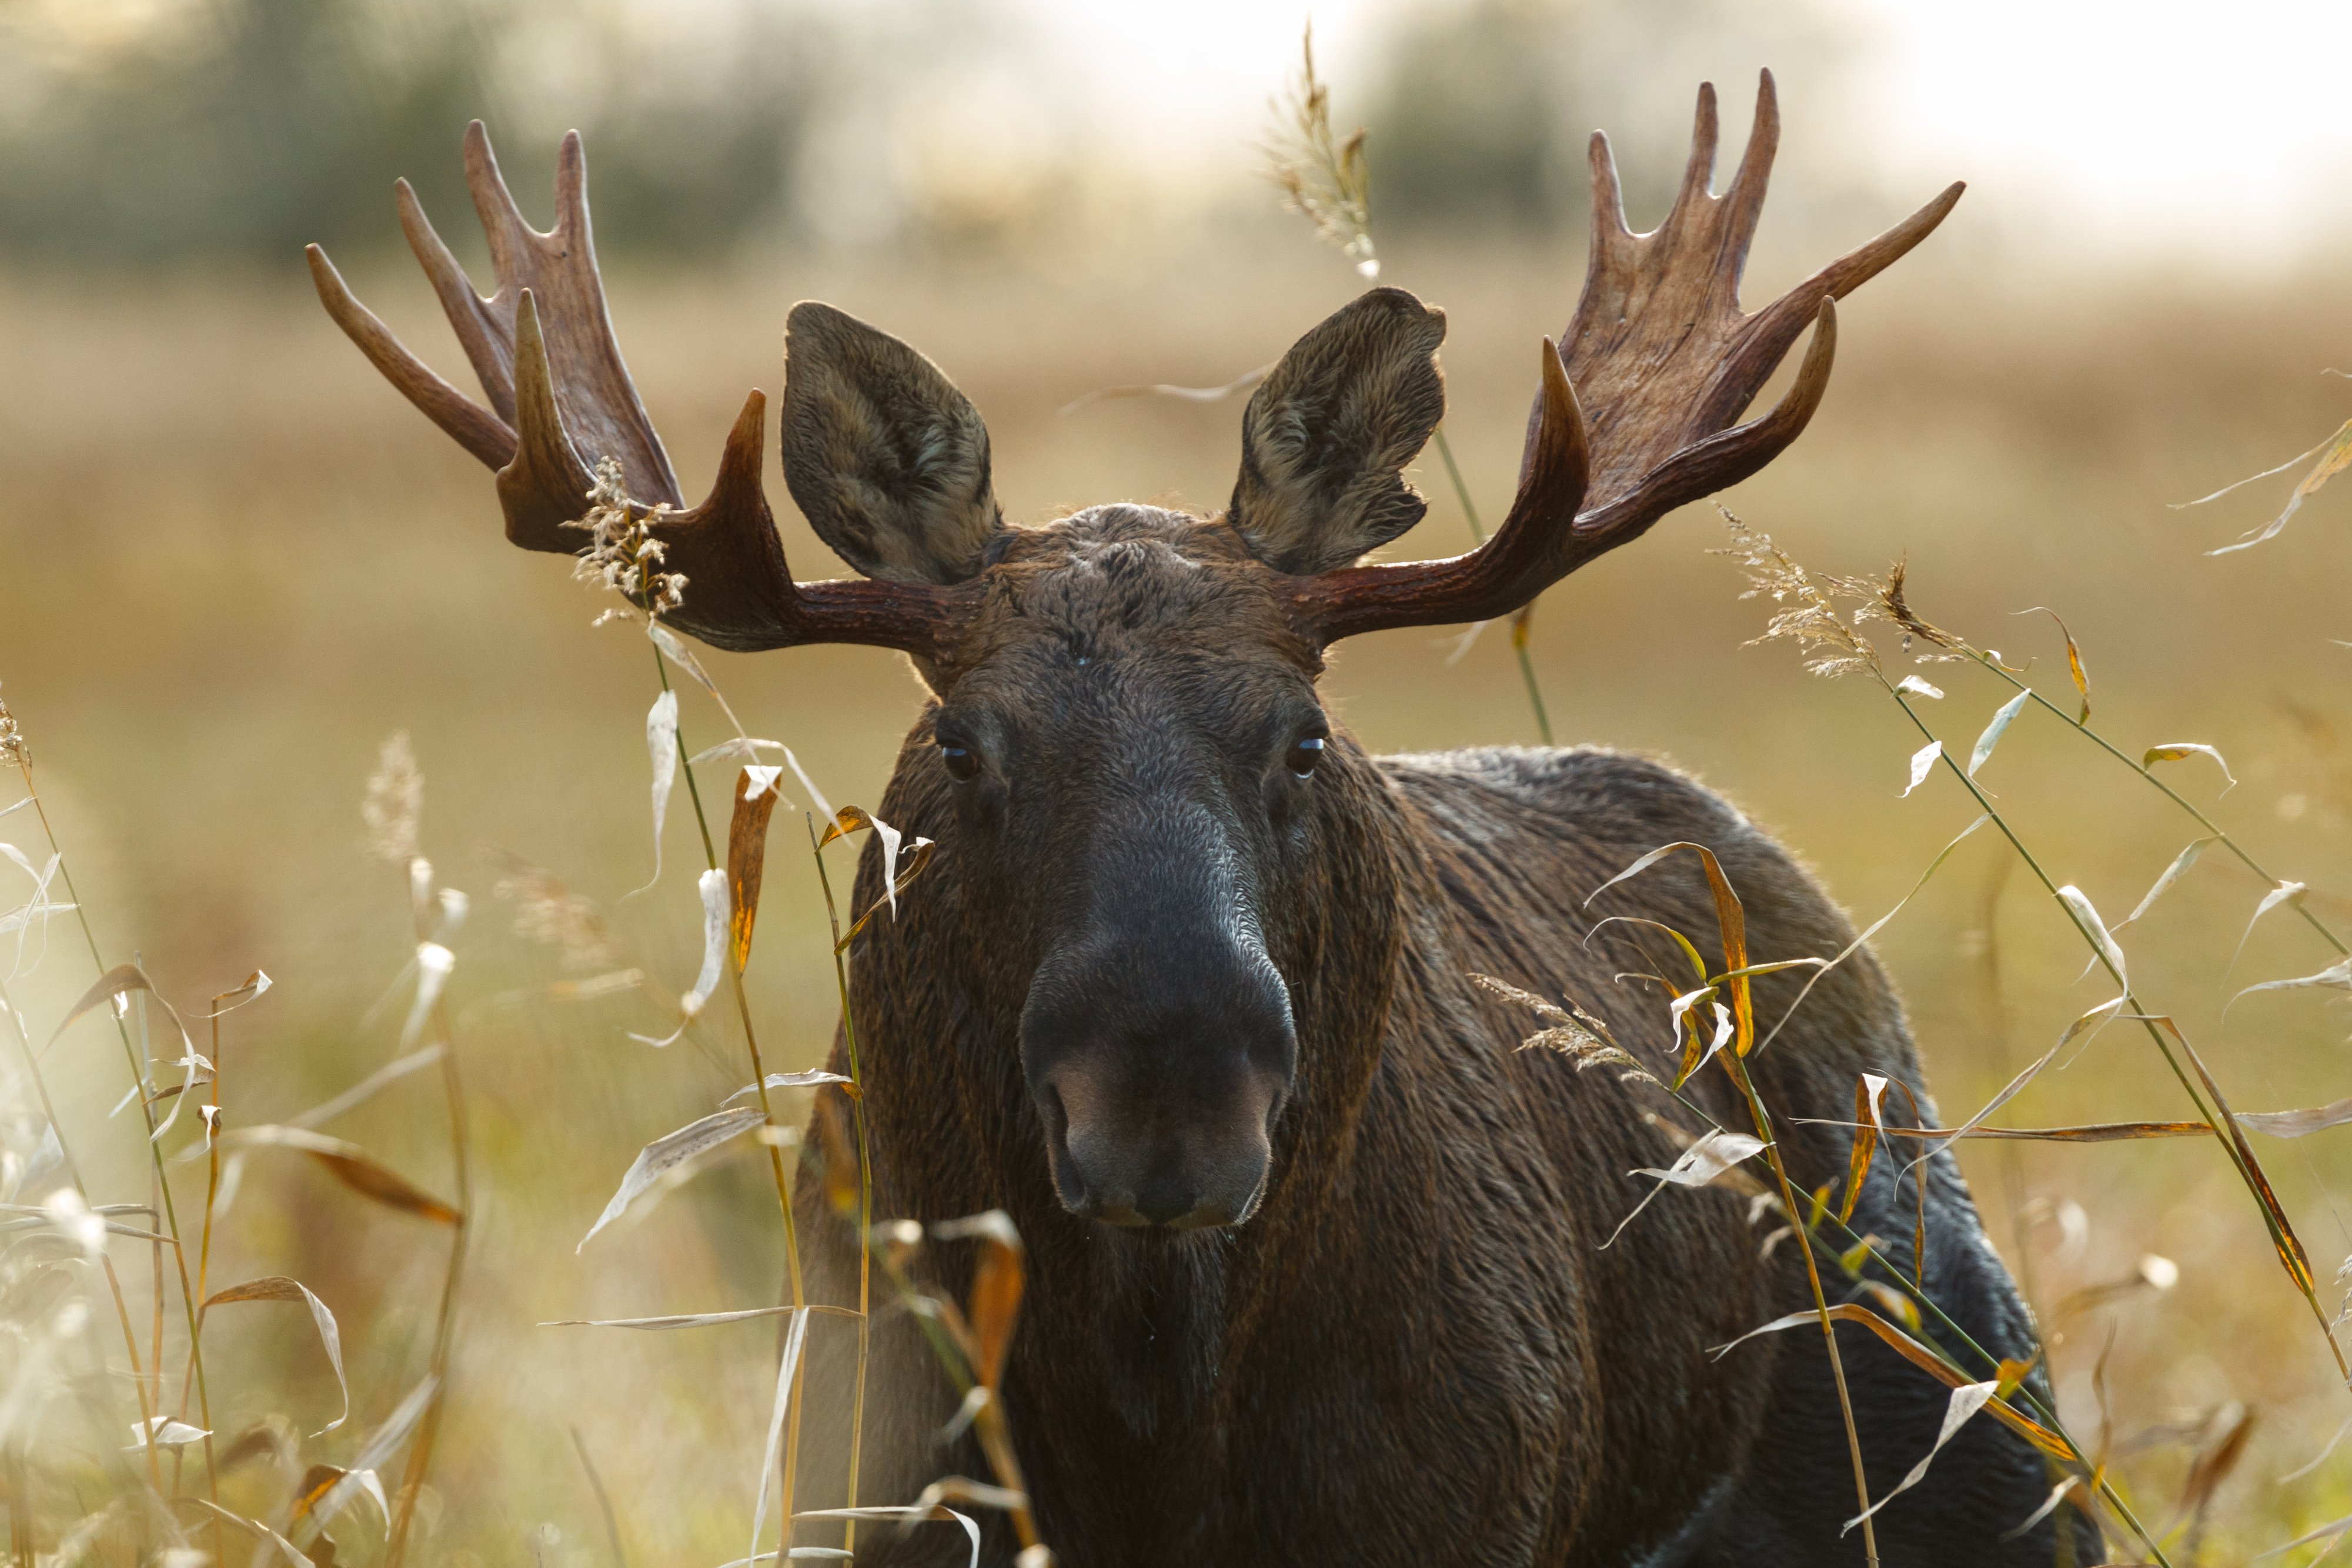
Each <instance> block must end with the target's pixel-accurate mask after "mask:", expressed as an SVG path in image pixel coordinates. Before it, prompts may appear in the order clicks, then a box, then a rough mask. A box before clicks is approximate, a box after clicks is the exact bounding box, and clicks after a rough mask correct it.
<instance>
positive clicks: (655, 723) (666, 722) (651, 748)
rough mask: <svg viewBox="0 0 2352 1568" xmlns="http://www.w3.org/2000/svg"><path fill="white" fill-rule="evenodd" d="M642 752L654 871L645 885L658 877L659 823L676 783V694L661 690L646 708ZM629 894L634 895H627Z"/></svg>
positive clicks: (660, 850) (667, 811) (659, 867)
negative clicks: (649, 769) (649, 774)
mask: <svg viewBox="0 0 2352 1568" xmlns="http://www.w3.org/2000/svg"><path fill="white" fill-rule="evenodd" d="M646 756H647V758H648V759H649V760H651V762H652V763H653V792H652V793H653V809H654V873H653V875H651V876H649V877H647V878H646V886H645V887H641V888H638V889H637V890H636V892H637V893H643V892H645V891H646V887H651V886H653V884H654V883H657V882H659V881H660V880H661V868H662V824H663V823H664V822H665V821H668V819H669V793H670V790H671V789H673V788H674V787H675V786H676V785H677V693H676V692H673V691H669V690H667V689H665V690H664V691H663V692H662V695H659V696H657V697H656V698H655V699H654V706H652V707H650V708H648V709H647V710H646ZM631 896H632V897H634V896H635V894H631Z"/></svg>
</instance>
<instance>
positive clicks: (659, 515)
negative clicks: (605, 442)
mask: <svg viewBox="0 0 2352 1568" xmlns="http://www.w3.org/2000/svg"><path fill="white" fill-rule="evenodd" d="M668 516H669V504H668V503H667V502H664V503H662V504H661V505H659V506H657V507H654V508H653V510H651V511H650V512H646V513H644V514H642V515H640V514H638V513H635V512H633V511H632V510H631V509H630V507H629V494H628V491H627V490H626V488H625V487H624V486H623V484H622V476H621V464H620V460H619V459H617V458H614V457H600V458H598V459H597V460H596V483H595V485H594V486H593V488H591V489H590V490H589V492H588V511H587V515H586V516H584V517H579V518H576V519H574V520H573V521H571V522H568V523H566V524H564V525H563V526H564V527H565V528H578V529H580V530H581V531H582V532H583V533H585V534H586V535H587V536H588V548H587V549H583V550H582V551H581V552H580V559H579V562H578V564H577V565H575V566H573V567H572V580H573V581H575V582H593V583H596V584H598V585H600V586H602V587H604V588H609V589H611V590H612V591H614V593H617V594H619V595H620V596H621V597H622V598H623V599H624V600H626V601H628V602H627V604H626V605H625V606H623V605H614V607H612V608H611V609H608V610H606V611H605V612H604V613H603V614H601V615H599V616H597V617H596V619H595V622H593V623H594V624H595V625H598V626H602V625H603V624H604V622H607V621H635V622H645V621H646V620H647V619H648V618H649V617H651V616H654V615H658V614H660V613H661V612H663V611H665V610H675V609H677V607H678V605H679V604H680V603H681V602H683V601H684V600H685V598H686V576H685V574H684V573H683V572H676V571H664V570H661V565H662V561H663V559H665V558H666V557H667V554H668V549H667V546H665V545H664V544H663V543H662V542H661V540H659V539H657V538H654V537H653V528H654V525H655V524H656V523H658V522H660V521H662V520H663V519H665V518H667V517H668Z"/></svg>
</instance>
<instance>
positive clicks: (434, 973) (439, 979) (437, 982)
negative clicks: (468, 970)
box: [400, 942, 457, 1051]
mask: <svg viewBox="0 0 2352 1568" xmlns="http://www.w3.org/2000/svg"><path fill="white" fill-rule="evenodd" d="M456 967H457V955H456V954H455V953H452V952H451V951H449V949H448V948H446V947H444V946H441V944H440V943H438V942H419V943H418V944H417V945H416V997H415V1000H413V1001H411V1002H410V1003H409V1005H408V1021H407V1022H406V1023H404V1024H403V1025H402V1026H401V1030H400V1049H401V1050H402V1051H407V1050H408V1048H409V1047H411V1046H413V1045H415V1043H416V1037H417V1036H418V1035H420V1034H423V1033H424V1032H425V1019H427V1018H429V1017H430V1016H432V1012H433V1006H434V1004H435V1003H436V1002H438V1001H439V1000H440V999H441V988H442V987H444V986H446V985H447V984H448V983H449V972H450V971H451V970H453V969H455V968H456Z"/></svg>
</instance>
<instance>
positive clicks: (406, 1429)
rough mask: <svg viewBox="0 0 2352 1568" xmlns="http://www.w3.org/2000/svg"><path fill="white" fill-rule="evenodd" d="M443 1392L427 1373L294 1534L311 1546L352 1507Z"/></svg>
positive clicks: (300, 1521)
mask: <svg viewBox="0 0 2352 1568" xmlns="http://www.w3.org/2000/svg"><path fill="white" fill-rule="evenodd" d="M440 1390H441V1380H440V1379H439V1378H437V1377H435V1376H433V1375H431V1374H429V1373H428V1374H427V1375H425V1380H424V1381H423V1382H421V1383H419V1384H418V1385H416V1386H415V1387H414V1388H412V1389H410V1390H409V1391H408V1396H407V1397H406V1398H404V1399H403V1400H402V1401H401V1402H400V1403H399V1405H398V1406H395V1407H394V1410H393V1412H392V1414H391V1415H389V1416H385V1417H384V1418H383V1426H381V1427H377V1428H376V1429H375V1430H374V1431H373V1432H371V1433H369V1434H368V1440H367V1442H366V1443H365V1444H364V1445H363V1446H362V1448H360V1451H359V1453H358V1454H357V1455H356V1456H355V1457H354V1458H352V1463H351V1468H350V1469H347V1470H345V1471H344V1472H343V1475H342V1477H341V1479H339V1480H337V1481H336V1482H335V1484H334V1485H333V1486H332V1487H331V1488H330V1489H329V1490H328V1492H327V1495H326V1496H325V1497H324V1498H322V1499H320V1500H319V1501H318V1502H317V1503H315V1504H314V1505H312V1508H311V1510H310V1512H309V1513H308V1514H306V1515H304V1516H303V1517H302V1518H301V1519H299V1520H298V1521H295V1522H294V1523H293V1525H292V1529H293V1531H294V1533H295V1534H296V1535H298V1536H299V1537H301V1539H302V1542H303V1544H304V1545H308V1544H310V1541H311V1539H312V1538H313V1537H315V1536H316V1535H317V1534H318V1533H319V1531H320V1528H321V1526H322V1524H323V1521H327V1520H330V1519H332V1518H334V1517H335V1515H337V1514H338V1513H341V1511H343V1510H344V1509H345V1508H348V1507H349V1506H351V1501H352V1498H353V1497H354V1496H356V1495H357V1494H358V1493H359V1492H360V1491H361V1490H362V1489H363V1488H365V1487H366V1485H367V1482H366V1480H364V1479H362V1478H364V1477H373V1475H375V1474H376V1472H378V1471H379V1470H381V1469H383V1466H384V1463H385V1461H386V1460H388V1459H390V1458H392V1456H393V1455H394V1454H396V1453H398V1452H399V1451H400V1446H401V1445H402V1444H403V1443H405V1442H406V1441H408V1435H409V1434H410V1433H411V1432H413V1431H415V1429H416V1423H417V1422H418V1421H420V1420H422V1419H423V1418H424V1416H425V1411H426V1410H427V1409H428V1408H430V1407H431V1406H432V1404H433V1400H434V1396H436V1394H438V1393H439V1392H440Z"/></svg>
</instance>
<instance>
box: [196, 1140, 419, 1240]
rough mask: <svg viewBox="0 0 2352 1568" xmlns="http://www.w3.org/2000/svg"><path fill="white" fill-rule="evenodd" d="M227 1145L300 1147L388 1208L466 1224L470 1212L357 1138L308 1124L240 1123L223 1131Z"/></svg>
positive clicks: (338, 1175)
mask: <svg viewBox="0 0 2352 1568" xmlns="http://www.w3.org/2000/svg"><path fill="white" fill-rule="evenodd" d="M221 1146H222V1147H223V1148H243V1147H247V1146H259V1147H264V1148H278V1149H297V1150H299V1151H300V1152H301V1153H303V1154H306V1155H310V1157H311V1158H312V1159H314V1160H316V1161H318V1162H319V1163H320V1165H322V1166H326V1168H327V1169H328V1170H329V1171H331V1172H332V1173H333V1174H334V1176H335V1179H336V1180H338V1181H340V1182H341V1183H342V1184H343V1185H344V1186H347V1187H350V1188H351V1189H352V1191H353V1192H356V1193H359V1194H361V1195H362V1196H363V1197H372V1198H373V1199H375V1201H376V1202H378V1203H381V1204H383V1206H384V1207H387V1208H396V1209H398V1210H400V1211H401V1212H402V1213H403V1214H413V1215H415V1216H416V1218H419V1219H429V1220H431V1221H432V1222H433V1223H434V1224H436V1225H462V1224H464V1223H465V1217H464V1216H463V1215H461V1214H459V1213H458V1212H457V1210H456V1209H455V1208H452V1207H450V1206H449V1205H447V1204H446V1203H444V1202H442V1201H441V1200H440V1199H439V1198H437V1197H434V1196H433V1195H432V1194H431V1193H428V1192H426V1191H425V1189H424V1188H422V1187H420V1186H416V1185H415V1183H414V1182H411V1181H410V1180H409V1179H408V1178H407V1177H406V1176H402V1175H401V1174H400V1173H399V1172H397V1171H395V1170H394V1169H392V1168H391V1167H390V1166H386V1165H384V1164H383V1163H382V1162H381V1161H379V1160H378V1159H377V1158H376V1157H375V1156H374V1155H371V1154H369V1153H368V1152H367V1151H366V1150H365V1149H363V1148H361V1147H360V1146H359V1145H357V1144H353V1143H348V1142H346V1141H344V1140H343V1139H341V1138H331V1137H329V1136H328V1135H327V1134H324V1133H314V1132H312V1131H310V1129H309V1128H308V1127H289V1126H260V1127H238V1128H236V1129H235V1130H233V1131H231V1132H228V1133H225V1134H222V1135H221Z"/></svg>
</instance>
